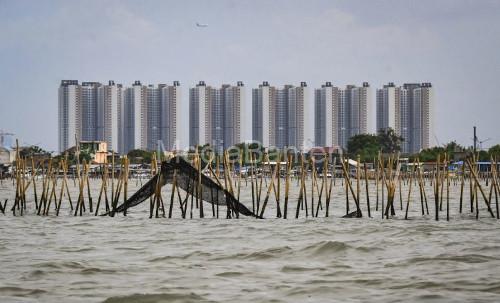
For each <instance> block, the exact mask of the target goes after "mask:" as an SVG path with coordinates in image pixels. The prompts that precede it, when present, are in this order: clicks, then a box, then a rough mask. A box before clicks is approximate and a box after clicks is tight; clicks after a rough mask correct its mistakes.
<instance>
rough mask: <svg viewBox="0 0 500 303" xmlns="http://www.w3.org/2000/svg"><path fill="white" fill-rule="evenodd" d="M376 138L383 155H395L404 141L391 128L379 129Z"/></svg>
mask: <svg viewBox="0 0 500 303" xmlns="http://www.w3.org/2000/svg"><path fill="white" fill-rule="evenodd" d="M377 137H378V140H379V143H380V147H381V149H382V152H383V153H395V152H398V151H400V150H401V143H403V141H404V139H403V137H400V136H398V135H397V134H396V132H395V131H394V130H393V129H392V128H390V127H389V128H387V129H381V130H380V131H379V132H378V135H377Z"/></svg>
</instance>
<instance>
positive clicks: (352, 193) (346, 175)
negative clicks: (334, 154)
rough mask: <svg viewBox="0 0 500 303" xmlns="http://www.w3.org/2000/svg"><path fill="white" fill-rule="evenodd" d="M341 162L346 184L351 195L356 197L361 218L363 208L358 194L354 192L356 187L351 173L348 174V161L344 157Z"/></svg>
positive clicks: (357, 213)
mask: <svg viewBox="0 0 500 303" xmlns="http://www.w3.org/2000/svg"><path fill="white" fill-rule="evenodd" d="M341 162H342V170H343V171H344V176H345V183H346V186H347V188H348V189H349V190H350V192H351V195H352V197H353V199H354V203H355V204H356V216H357V217H358V218H361V217H362V212H361V208H360V207H359V200H358V197H357V196H356V193H355V192H354V189H353V188H352V184H351V179H350V177H349V174H348V172H347V168H346V163H345V162H346V161H345V160H344V159H342V161H341ZM347 165H348V164H347ZM347 215H349V214H347Z"/></svg>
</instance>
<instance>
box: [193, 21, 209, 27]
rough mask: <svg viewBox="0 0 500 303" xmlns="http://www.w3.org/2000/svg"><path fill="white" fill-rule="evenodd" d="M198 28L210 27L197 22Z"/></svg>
mask: <svg viewBox="0 0 500 303" xmlns="http://www.w3.org/2000/svg"><path fill="white" fill-rule="evenodd" d="M196 27H208V24H206V23H198V22H196Z"/></svg>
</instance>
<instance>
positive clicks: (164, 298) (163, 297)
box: [103, 293, 213, 303]
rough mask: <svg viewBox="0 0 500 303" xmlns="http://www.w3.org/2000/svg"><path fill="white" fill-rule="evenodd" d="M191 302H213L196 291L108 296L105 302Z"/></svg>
mask: <svg viewBox="0 0 500 303" xmlns="http://www.w3.org/2000/svg"><path fill="white" fill-rule="evenodd" d="M129 302H130V303H137V302H141V303H176V302H179V303H181V302H182V303H189V302H213V301H209V300H206V299H205V298H203V297H201V296H199V295H197V294H195V293H188V294H182V293H162V294H133V295H129V296H117V297H111V298H107V299H106V300H104V301H103V303H129Z"/></svg>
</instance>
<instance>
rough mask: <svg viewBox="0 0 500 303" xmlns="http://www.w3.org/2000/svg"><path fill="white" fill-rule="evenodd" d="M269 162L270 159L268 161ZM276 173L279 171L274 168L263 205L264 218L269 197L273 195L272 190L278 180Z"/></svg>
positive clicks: (262, 215)
mask: <svg viewBox="0 0 500 303" xmlns="http://www.w3.org/2000/svg"><path fill="white" fill-rule="evenodd" d="M267 161H268V162H269V158H268V159H267ZM276 171H277V166H276V167H275V168H274V170H273V171H272V174H271V180H270V182H269V184H268V187H267V191H266V197H265V198H264V203H263V204H262V209H261V211H260V217H261V218H264V211H265V210H266V206H267V202H268V201H269V195H270V194H271V190H272V188H273V185H274V179H275V178H276Z"/></svg>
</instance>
